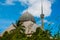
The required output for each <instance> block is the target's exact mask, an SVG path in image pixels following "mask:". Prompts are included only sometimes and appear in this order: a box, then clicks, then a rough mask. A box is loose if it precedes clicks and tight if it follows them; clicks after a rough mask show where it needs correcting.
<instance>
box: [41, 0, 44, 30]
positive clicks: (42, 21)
mask: <svg viewBox="0 0 60 40" xmlns="http://www.w3.org/2000/svg"><path fill="white" fill-rule="evenodd" d="M40 17H41V27H42V28H43V29H44V14H43V1H42V0H41V15H40Z"/></svg>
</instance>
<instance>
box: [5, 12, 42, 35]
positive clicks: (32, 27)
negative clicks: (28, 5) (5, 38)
mask: <svg viewBox="0 0 60 40" xmlns="http://www.w3.org/2000/svg"><path fill="white" fill-rule="evenodd" d="M19 21H20V22H22V25H23V26H25V34H27V35H31V34H32V33H33V32H36V28H37V27H40V26H39V25H37V24H36V22H35V19H34V16H33V15H31V14H30V13H29V12H25V13H23V15H22V16H21V17H20V19H19ZM13 29H15V27H14V26H13V24H12V25H11V26H10V27H9V28H8V29H7V30H6V31H7V32H10V31H11V30H13ZM41 29H42V28H41Z"/></svg>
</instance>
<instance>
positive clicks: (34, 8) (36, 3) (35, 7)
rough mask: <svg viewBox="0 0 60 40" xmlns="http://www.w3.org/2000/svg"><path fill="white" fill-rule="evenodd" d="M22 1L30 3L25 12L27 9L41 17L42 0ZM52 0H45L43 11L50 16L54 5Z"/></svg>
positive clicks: (22, 0) (21, 0)
mask: <svg viewBox="0 0 60 40" xmlns="http://www.w3.org/2000/svg"><path fill="white" fill-rule="evenodd" d="M20 2H22V3H23V4H27V5H29V7H28V9H26V10H24V11H23V13H24V12H25V11H28V12H29V13H31V14H32V15H34V16H36V17H40V14H41V0H20ZM52 3H53V2H51V1H49V0H43V13H44V15H45V17H46V16H49V15H50V14H51V11H52V9H51V6H52Z"/></svg>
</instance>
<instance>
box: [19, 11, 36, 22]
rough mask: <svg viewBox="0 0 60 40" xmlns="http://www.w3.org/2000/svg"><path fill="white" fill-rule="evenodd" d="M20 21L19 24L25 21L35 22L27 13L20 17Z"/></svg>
mask: <svg viewBox="0 0 60 40" xmlns="http://www.w3.org/2000/svg"><path fill="white" fill-rule="evenodd" d="M20 21H21V22H25V21H32V22H35V20H34V17H33V16H32V15H31V14H30V13H29V12H25V13H23V15H22V16H21V17H20Z"/></svg>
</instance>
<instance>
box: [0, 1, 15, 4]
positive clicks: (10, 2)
mask: <svg viewBox="0 0 60 40" xmlns="http://www.w3.org/2000/svg"><path fill="white" fill-rule="evenodd" d="M0 4H1V5H15V3H14V0H6V1H5V2H4V3H2V2H0Z"/></svg>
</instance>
